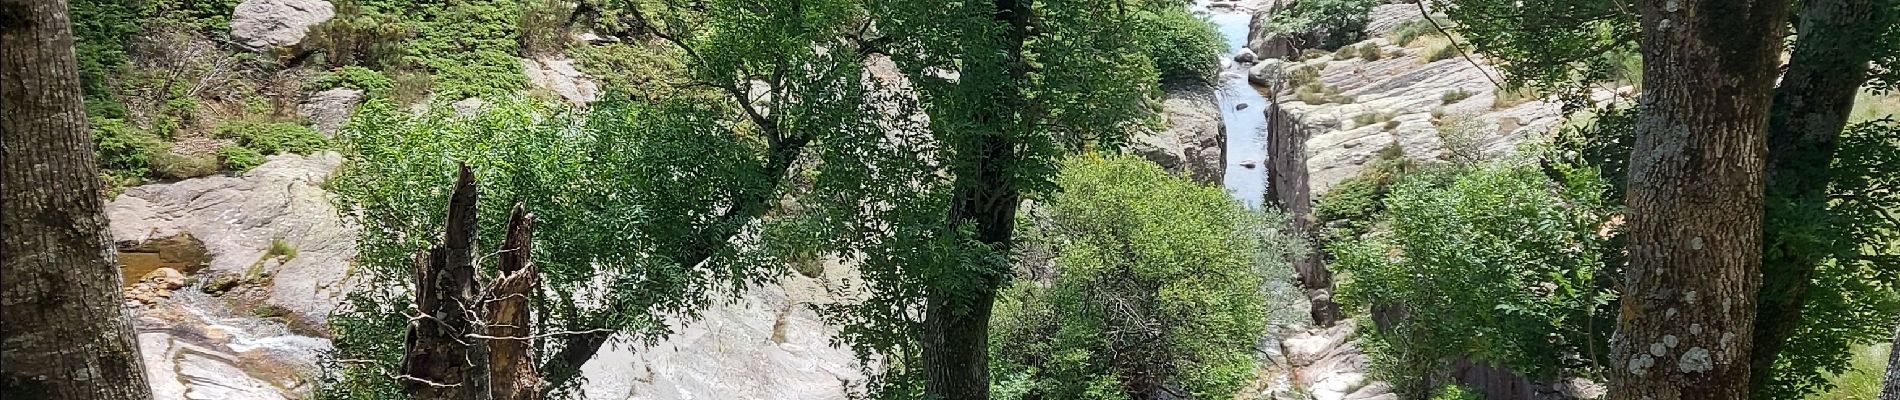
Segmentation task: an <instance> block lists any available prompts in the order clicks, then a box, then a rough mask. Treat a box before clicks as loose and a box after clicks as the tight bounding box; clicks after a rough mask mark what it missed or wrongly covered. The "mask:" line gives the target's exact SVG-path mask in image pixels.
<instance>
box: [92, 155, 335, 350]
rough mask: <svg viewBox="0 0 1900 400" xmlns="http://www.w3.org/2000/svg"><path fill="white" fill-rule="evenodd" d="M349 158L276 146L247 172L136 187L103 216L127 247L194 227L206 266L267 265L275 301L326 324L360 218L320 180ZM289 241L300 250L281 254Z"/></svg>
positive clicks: (247, 270) (242, 270)
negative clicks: (354, 220) (349, 218)
mask: <svg viewBox="0 0 1900 400" xmlns="http://www.w3.org/2000/svg"><path fill="white" fill-rule="evenodd" d="M342 163H343V156H342V155H339V154H337V153H335V152H323V153H319V154H314V155H310V156H307V157H306V156H297V155H275V156H270V157H269V158H268V159H267V161H266V162H265V163H264V164H263V165H259V166H257V168H253V169H251V171H250V172H246V173H244V174H243V175H240V176H213V177H207V178H198V179H187V180H183V181H178V182H173V183H161V184H152V185H143V186H135V187H132V188H128V189H126V190H125V193H123V194H120V195H119V197H118V198H116V199H113V200H112V202H111V203H110V204H107V205H106V216H107V217H108V219H110V221H111V230H112V236H113V238H114V239H115V240H117V241H118V242H119V245H120V247H136V246H138V245H139V244H141V243H144V242H147V241H152V240H160V239H166V238H172V237H176V236H178V235H180V234H184V233H188V234H190V236H191V237H193V238H196V239H197V240H198V241H200V242H202V243H203V245H204V250H205V251H206V252H207V253H208V254H209V255H210V265H209V266H207V267H206V269H207V270H208V272H209V273H211V274H218V273H229V274H243V275H258V274H267V275H269V276H270V277H271V279H270V281H271V283H270V285H269V288H268V295H267V296H266V297H267V298H266V301H267V302H268V303H269V304H271V305H273V306H277V307H281V308H283V309H285V310H288V311H290V312H292V313H293V314H294V316H296V317H299V318H302V319H303V320H305V321H306V322H309V323H311V325H312V326H317V327H321V326H323V322H324V321H326V318H327V316H328V315H329V313H330V311H331V310H333V309H335V308H336V306H337V304H338V303H339V302H340V301H341V300H342V296H343V295H344V294H345V293H346V292H347V291H348V290H349V289H350V288H351V287H352V282H350V281H348V280H347V279H346V277H347V272H346V271H348V269H349V263H350V259H351V258H353V257H355V256H356V227H355V226H352V225H350V224H348V223H346V222H345V221H344V220H343V218H342V215H341V214H339V213H338V212H337V209H336V207H335V206H334V205H332V204H331V201H330V194H329V193H326V192H324V190H323V187H322V185H323V183H324V181H326V180H328V179H329V178H330V175H331V174H332V173H333V172H334V171H335V170H336V169H337V167H338V166H339V165H341V164H342ZM273 247H277V248H279V250H277V251H273V250H272V248H273ZM284 247H288V248H289V249H292V250H293V251H294V255H290V256H289V257H287V258H288V259H286V257H284V255H283V254H274V253H282V252H284V251H283V248H284Z"/></svg>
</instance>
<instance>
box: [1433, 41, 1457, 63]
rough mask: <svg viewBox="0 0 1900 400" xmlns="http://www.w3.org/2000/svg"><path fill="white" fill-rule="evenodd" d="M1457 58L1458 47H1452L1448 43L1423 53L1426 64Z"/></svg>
mask: <svg viewBox="0 0 1900 400" xmlns="http://www.w3.org/2000/svg"><path fill="white" fill-rule="evenodd" d="M1457 56H1458V47H1456V46H1453V45H1452V44H1450V43H1446V44H1444V45H1441V46H1436V47H1432V48H1431V50H1426V51H1425V61H1426V62H1435V61H1438V60H1444V59H1449V58H1452V57H1457Z"/></svg>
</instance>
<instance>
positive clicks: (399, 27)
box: [297, 0, 414, 68]
mask: <svg viewBox="0 0 1900 400" xmlns="http://www.w3.org/2000/svg"><path fill="white" fill-rule="evenodd" d="M335 4H336V16H335V17H332V18H330V20H329V21H324V22H323V23H321V24H317V25H316V26H313V27H310V32H309V33H308V34H306V35H304V40H303V41H302V42H300V43H298V44H297V46H298V47H301V48H303V49H305V50H310V51H316V52H318V53H321V54H322V55H323V62H324V64H325V65H329V66H331V67H347V66H361V67H368V68H388V67H395V66H398V65H399V64H401V63H402V57H403V54H404V44H405V43H404V42H405V41H407V40H409V39H410V38H411V37H412V36H414V31H413V29H412V28H411V26H410V25H409V24H407V23H405V22H404V21H403V18H402V17H403V16H402V15H401V14H400V13H382V12H377V11H374V10H371V9H368V8H366V7H364V6H363V5H362V4H360V3H359V2H357V1H352V0H342V1H337V2H335Z"/></svg>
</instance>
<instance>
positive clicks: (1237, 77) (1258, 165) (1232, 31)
mask: <svg viewBox="0 0 1900 400" xmlns="http://www.w3.org/2000/svg"><path fill="white" fill-rule="evenodd" d="M1200 10H1202V11H1203V12H1205V13H1206V15H1207V18H1208V21H1209V22H1212V23H1213V24H1214V27H1215V29H1216V30H1217V31H1219V32H1220V34H1221V36H1222V37H1223V38H1224V39H1225V40H1226V43H1227V53H1226V54H1223V55H1222V56H1223V61H1221V65H1222V67H1221V71H1220V78H1219V83H1218V84H1219V86H1218V87H1217V90H1215V94H1214V98H1215V99H1216V102H1218V103H1219V105H1220V120H1221V125H1222V131H1223V132H1225V133H1226V135H1227V149H1226V150H1227V166H1226V174H1224V175H1225V178H1224V179H1223V181H1222V182H1221V186H1222V187H1225V188H1227V193H1228V194H1232V195H1233V196H1234V198H1235V199H1238V200H1240V202H1241V203H1242V204H1246V205H1247V207H1248V208H1259V207H1260V205H1261V203H1262V202H1264V201H1265V200H1266V189H1267V168H1266V158H1267V131H1266V127H1267V114H1266V112H1265V110H1266V109H1267V98H1266V96H1262V95H1261V94H1260V91H1259V90H1256V89H1254V87H1253V84H1251V83H1248V82H1247V64H1242V63H1238V62H1233V61H1232V58H1233V55H1234V54H1235V53H1238V52H1239V51H1240V50H1241V49H1244V48H1246V47H1247V24H1248V22H1249V20H1250V19H1251V18H1252V16H1251V15H1250V14H1249V13H1247V12H1242V11H1236V10H1232V9H1226V8H1211V9H1210V8H1207V7H1200Z"/></svg>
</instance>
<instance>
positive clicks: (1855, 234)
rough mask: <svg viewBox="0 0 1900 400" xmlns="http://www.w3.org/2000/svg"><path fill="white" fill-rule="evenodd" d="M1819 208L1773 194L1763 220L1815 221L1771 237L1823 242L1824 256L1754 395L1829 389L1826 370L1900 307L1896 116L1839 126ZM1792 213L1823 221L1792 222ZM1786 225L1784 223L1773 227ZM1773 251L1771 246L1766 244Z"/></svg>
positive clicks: (1886, 334) (1839, 366)
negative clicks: (1786, 336)
mask: <svg viewBox="0 0 1900 400" xmlns="http://www.w3.org/2000/svg"><path fill="white" fill-rule="evenodd" d="M1839 146H1840V147H1839V149H1838V151H1837V153H1836V154H1835V159H1834V165H1833V168H1832V171H1831V173H1832V176H1830V177H1828V178H1829V189H1828V195H1829V196H1828V197H1829V198H1830V199H1832V201H1830V202H1829V204H1828V206H1827V208H1826V209H1825V210H1821V211H1819V212H1815V211H1807V212H1802V211H1800V209H1799V208H1797V207H1795V206H1793V205H1792V204H1787V203H1790V202H1788V201H1786V200H1785V199H1774V201H1771V202H1770V203H1769V205H1768V206H1769V209H1770V210H1771V212H1770V213H1768V215H1769V216H1770V217H1769V218H1768V219H1766V220H1765V221H1764V225H1766V226H1767V229H1770V230H1773V229H1778V227H1785V226H1790V225H1795V226H1818V227H1821V228H1820V229H1819V230H1814V231H1807V230H1804V231H1798V232H1790V233H1792V235H1783V236H1777V237H1774V239H1775V240H1801V241H1803V243H1811V244H1812V245H1814V246H1820V247H1822V250H1823V251H1825V252H1827V253H1828V259H1827V260H1826V261H1824V262H1822V263H1820V264H1819V265H1818V267H1817V268H1816V270H1815V273H1814V279H1813V286H1811V287H1810V288H1809V289H1808V293H1807V303H1806V305H1805V306H1804V307H1802V318H1801V321H1800V323H1799V324H1797V325H1796V327H1795V333H1794V335H1792V336H1790V337H1789V339H1788V344H1787V346H1788V347H1787V348H1789V349H1800V350H1798V351H1784V352H1782V354H1781V355H1780V356H1779V357H1777V358H1776V360H1775V365H1774V370H1773V371H1774V372H1773V373H1772V374H1771V375H1770V381H1769V382H1768V385H1766V386H1763V388H1762V390H1761V393H1757V395H1758V396H1766V397H1760V398H1794V397H1799V396H1802V395H1807V394H1811V393H1816V392H1821V391H1826V390H1828V389H1829V388H1831V387H1832V383H1830V382H1829V381H1828V379H1827V376H1828V375H1833V374H1840V373H1843V372H1845V371H1847V370H1848V368H1850V367H1851V366H1852V363H1851V362H1852V356H1853V352H1852V350H1853V349H1855V348H1858V347H1860V346H1865V345H1868V344H1874V343H1881V342H1885V341H1887V340H1888V339H1889V338H1890V334H1891V333H1892V331H1891V330H1890V328H1889V327H1890V326H1891V325H1890V324H1892V323H1893V321H1894V316H1895V315H1896V314H1897V313H1900V296H1897V295H1896V294H1895V293H1896V287H1900V286H1897V285H1900V218H1896V216H1895V215H1896V214H1895V212H1896V209H1895V208H1894V205H1895V204H1900V190H1895V188H1897V187H1900V177H1895V176H1894V175H1895V174H1892V173H1889V172H1887V171H1895V170H1900V122H1896V121H1895V120H1893V119H1881V120H1874V121H1867V122H1862V123H1857V124H1853V125H1851V126H1849V127H1847V129H1845V130H1843V131H1842V132H1841V137H1840V142H1839ZM1798 219H1806V220H1819V221H1824V223H1820V224H1812V225H1811V224H1805V223H1803V224H1798V225H1797V224H1795V223H1792V222H1791V221H1793V220H1798ZM1779 229H1782V230H1783V231H1786V228H1779ZM1768 248H1769V249H1771V250H1769V251H1773V250H1772V249H1773V248H1774V247H1772V246H1770V247H1768Z"/></svg>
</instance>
